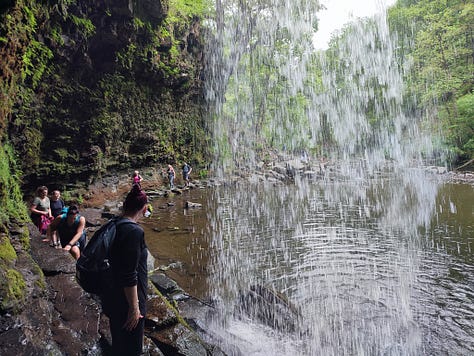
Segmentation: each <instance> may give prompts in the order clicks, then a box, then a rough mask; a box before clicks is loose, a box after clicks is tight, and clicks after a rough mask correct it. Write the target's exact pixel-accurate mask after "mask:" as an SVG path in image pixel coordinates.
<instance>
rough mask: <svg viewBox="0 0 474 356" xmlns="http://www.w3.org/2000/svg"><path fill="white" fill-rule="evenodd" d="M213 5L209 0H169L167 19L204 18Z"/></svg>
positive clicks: (179, 20) (174, 20)
mask: <svg viewBox="0 0 474 356" xmlns="http://www.w3.org/2000/svg"><path fill="white" fill-rule="evenodd" d="M212 7H213V3H212V2H211V1H210V0H194V1H189V0H169V15H168V17H169V21H171V22H172V23H173V22H182V21H183V18H191V17H199V18H204V17H205V16H206V15H207V14H209V12H210V11H211V9H212Z"/></svg>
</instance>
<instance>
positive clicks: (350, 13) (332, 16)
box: [314, 0, 396, 49]
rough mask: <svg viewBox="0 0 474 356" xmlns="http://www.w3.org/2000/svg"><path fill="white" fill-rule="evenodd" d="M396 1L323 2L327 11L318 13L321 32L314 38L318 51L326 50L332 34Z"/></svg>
mask: <svg viewBox="0 0 474 356" xmlns="http://www.w3.org/2000/svg"><path fill="white" fill-rule="evenodd" d="M395 1H396V0H321V3H322V4H323V5H324V6H325V7H326V10H322V11H320V12H318V19H319V30H318V32H317V33H316V35H315V36H314V45H315V47H316V48H317V49H326V48H327V45H328V42H329V40H330V38H331V33H333V32H334V31H335V30H338V29H341V28H342V27H343V26H344V24H346V23H347V22H350V21H352V20H354V19H356V18H358V17H367V16H371V15H374V14H376V13H380V12H381V11H382V9H384V8H385V7H387V6H390V5H393V4H394V3H395Z"/></svg>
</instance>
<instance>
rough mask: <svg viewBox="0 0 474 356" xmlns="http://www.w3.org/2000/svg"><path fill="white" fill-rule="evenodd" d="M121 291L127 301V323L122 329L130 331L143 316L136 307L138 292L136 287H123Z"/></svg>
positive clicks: (137, 306)
mask: <svg viewBox="0 0 474 356" xmlns="http://www.w3.org/2000/svg"><path fill="white" fill-rule="evenodd" d="M123 291H124V293H125V298H126V299H127V303H128V314H127V321H126V322H125V324H124V325H123V327H124V328H125V329H126V330H128V331H131V330H133V329H135V328H136V326H137V324H138V321H139V320H140V318H143V315H141V313H140V308H139V305H138V291H137V286H136V285H135V286H132V287H123Z"/></svg>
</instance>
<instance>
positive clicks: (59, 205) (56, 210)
mask: <svg viewBox="0 0 474 356" xmlns="http://www.w3.org/2000/svg"><path fill="white" fill-rule="evenodd" d="M50 205H51V214H52V215H53V218H56V217H57V216H58V215H61V214H62V213H63V212H64V211H63V210H64V207H65V206H66V204H64V200H62V199H61V192H60V191H59V190H53V193H52V194H51V199H50Z"/></svg>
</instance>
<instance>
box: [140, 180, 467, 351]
mask: <svg viewBox="0 0 474 356" xmlns="http://www.w3.org/2000/svg"><path fill="white" fill-rule="evenodd" d="M415 175H416V174H415ZM404 176H406V175H404ZM416 181H418V179H415V180H414V181H408V180H407V179H406V178H403V179H399V178H397V177H391V178H387V179H383V180H377V181H374V182H367V181H364V182H362V181H360V182H358V181H356V182H354V181H345V182H335V181H334V182H329V181H326V182H313V183H311V184H309V183H308V182H306V181H297V182H296V183H295V184H294V185H293V184H291V185H280V186H274V185H265V184H261V185H255V186H251V185H248V184H245V185H237V186H236V187H233V188H230V187H226V188H224V187H221V188H216V189H213V190H205V191H204V190H203V191H191V192H188V193H187V194H189V196H188V197H187V198H186V197H177V198H175V199H174V203H175V204H176V205H175V206H174V207H171V208H169V207H167V208H165V209H155V212H156V214H155V217H154V218H155V219H157V218H158V217H159V218H160V219H158V220H155V221H152V220H150V221H148V222H147V226H148V227H150V228H151V227H153V226H155V227H156V226H158V227H159V229H161V230H162V231H161V232H158V233H156V232H153V231H151V230H149V231H147V241H148V244H149V246H150V249H151V250H152V252H153V253H154V255H155V257H158V261H157V264H166V263H169V262H171V261H176V260H180V261H183V266H182V268H179V269H177V270H176V269H175V270H173V272H170V271H171V270H170V271H168V272H169V273H171V275H172V276H173V277H176V276H178V277H179V278H180V279H181V280H180V281H179V282H180V284H181V285H183V284H184V285H183V286H184V288H185V289H186V290H187V291H188V292H189V293H191V294H196V295H197V296H198V297H200V298H204V299H207V298H211V297H212V298H213V299H215V300H218V301H219V304H218V305H219V309H220V314H219V319H218V320H213V322H212V323H213V324H212V325H213V327H214V328H215V332H216V333H219V334H220V335H222V337H223V338H225V340H227V341H225V343H224V344H223V345H222V347H223V348H224V349H227V351H228V352H229V350H234V348H233V345H235V346H237V347H238V348H239V349H240V350H241V352H242V353H243V354H251V355H275V354H284V355H286V354H288V355H289V354H302V355H303V354H304V355H443V354H449V355H467V354H472V353H473V352H474V306H473V301H474V283H473V282H474V277H473V276H474V274H473V272H474V256H473V252H472V243H473V242H474V219H473V210H472V209H473V207H472V202H473V201H474V189H473V187H472V186H469V185H453V184H440V185H439V184H438V183H436V182H434V181H433V182H431V181H429V180H427V179H425V180H421V182H423V183H422V185H423V186H422V187H420V186H417V185H416V184H417V183H416ZM421 190H423V192H425V193H423V192H421ZM415 191H416V192H417V194H414V192H415ZM185 200H193V201H197V202H202V203H203V204H204V208H203V209H200V210H193V211H189V210H185V209H184V208H183V206H184V205H183V202H184V201H185ZM155 204H156V205H159V204H164V202H163V201H160V202H158V201H157V202H155ZM155 207H156V206H155ZM263 207H266V208H265V209H264V208H263ZM206 215H207V216H208V220H207V219H206ZM393 217H397V218H396V219H393ZM175 226H176V227H180V230H175V229H174V227H175ZM183 227H184V228H183ZM186 227H188V228H187V229H186ZM208 244H209V245H210V247H208ZM207 252H210V254H211V256H208V254H207ZM173 274H174V275H173ZM255 284H258V285H264V286H266V287H268V288H271V289H274V290H276V291H279V292H281V293H283V294H284V295H286V296H287V297H288V299H289V301H290V302H291V303H292V304H293V305H296V306H297V307H298V309H299V311H300V313H301V315H302V316H303V317H302V319H301V320H300V327H299V330H297V331H296V332H295V333H291V332H288V333H279V332H278V331H276V330H274V329H272V328H269V327H268V326H265V325H264V323H262V322H261V321H259V320H252V319H250V318H249V317H248V316H244V314H239V311H241V310H240V309H239V303H238V296H239V292H241V291H246V290H248V289H249V286H250V285H255ZM206 287H208V288H209V291H210V292H206ZM236 311H237V312H236Z"/></svg>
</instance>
